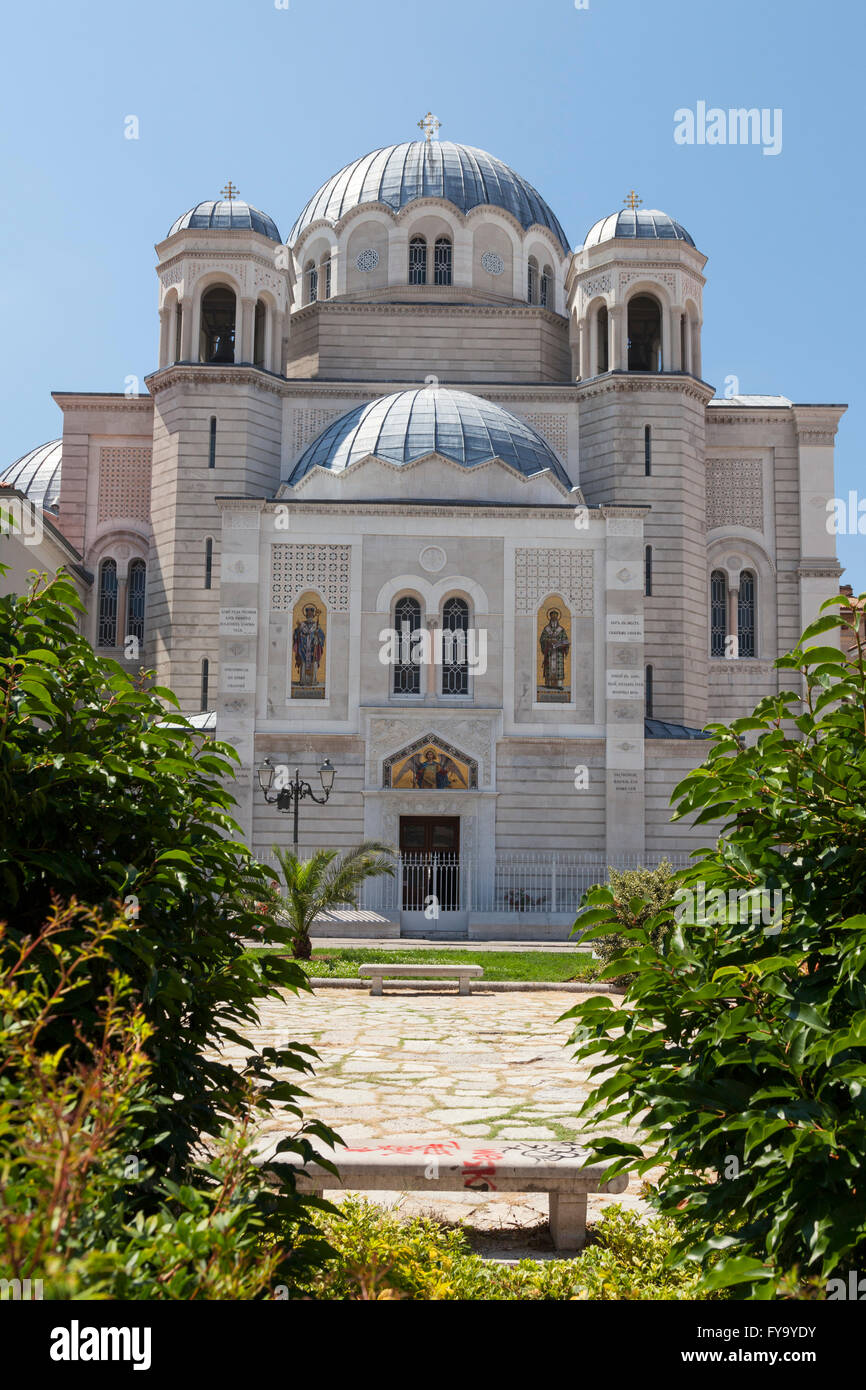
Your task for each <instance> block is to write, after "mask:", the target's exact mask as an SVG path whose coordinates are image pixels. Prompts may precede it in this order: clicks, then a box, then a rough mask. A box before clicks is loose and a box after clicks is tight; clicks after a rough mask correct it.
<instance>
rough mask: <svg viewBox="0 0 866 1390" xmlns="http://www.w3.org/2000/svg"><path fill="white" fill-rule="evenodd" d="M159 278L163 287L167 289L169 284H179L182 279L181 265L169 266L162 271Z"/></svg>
mask: <svg viewBox="0 0 866 1390" xmlns="http://www.w3.org/2000/svg"><path fill="white" fill-rule="evenodd" d="M159 279H160V283H161V284H162V285H163V286H164V288H165V289H168V287H169V285H179V284H180V282H181V280H182V279H183V266H180V265H173V266H171V267H170V268H169V269H168V270H165V271H163V273H162V275H160V277H159Z"/></svg>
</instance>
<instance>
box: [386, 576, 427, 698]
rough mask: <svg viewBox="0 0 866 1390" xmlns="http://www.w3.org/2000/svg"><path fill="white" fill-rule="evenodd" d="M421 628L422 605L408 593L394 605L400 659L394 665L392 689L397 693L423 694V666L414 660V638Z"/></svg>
mask: <svg viewBox="0 0 866 1390" xmlns="http://www.w3.org/2000/svg"><path fill="white" fill-rule="evenodd" d="M420 629H421V605H420V603H419V602H418V600H417V599H415V598H412V597H411V596H410V595H408V594H407V595H406V596H405V597H404V598H401V599H398V600H397V603H396V604H395V605H394V630H395V632H396V633H397V649H398V659H397V660H396V661H395V662H394V664H393V666H392V672H393V675H392V679H391V690H392V692H393V693H394V694H395V695H420V694H421V667H420V665H419V663H418V662H417V661H413V660H412V657H413V654H414V651H415V646H414V643H413V640H412V639H413V637H414V636H415V634H416V633H417V632H419V631H420Z"/></svg>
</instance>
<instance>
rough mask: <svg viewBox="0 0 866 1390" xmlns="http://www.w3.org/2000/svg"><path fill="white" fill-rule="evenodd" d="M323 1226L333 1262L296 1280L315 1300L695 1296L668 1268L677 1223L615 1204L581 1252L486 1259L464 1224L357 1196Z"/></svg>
mask: <svg viewBox="0 0 866 1390" xmlns="http://www.w3.org/2000/svg"><path fill="white" fill-rule="evenodd" d="M320 1228H321V1231H322V1233H323V1234H324V1236H325V1238H326V1239H327V1242H328V1244H329V1245H330V1246H332V1247H333V1248H334V1249H335V1250H336V1252H337V1257H336V1259H335V1260H334V1261H333V1262H332V1263H330V1264H328V1265H326V1266H325V1267H324V1268H321V1269H319V1270H318V1271H317V1272H316V1274H315V1275H314V1277H313V1278H312V1279H311V1280H310V1281H309V1282H308V1283H307V1284H306V1285H301V1286H300V1287H299V1292H300V1291H303V1292H304V1293H305V1295H306V1296H307V1297H312V1298H316V1299H419V1300H420V1299H423V1300H427V1301H429V1300H440V1299H445V1300H451V1299H467V1300H469V1299H471V1300H494V1299H495V1300H502V1299H514V1300H517V1299H520V1300H524V1299H677V1298H694V1297H698V1296H700V1295H699V1294H698V1293H697V1277H696V1275H695V1274H694V1273H693V1272H691V1271H683V1270H673V1271H672V1270H670V1269H668V1268H666V1267H665V1259H666V1257H667V1255H668V1254H669V1253H670V1250H671V1247H672V1243H673V1237H674V1233H675V1230H674V1227H673V1226H672V1225H671V1223H670V1222H667V1221H664V1220H661V1219H656V1220H654V1221H650V1222H645V1221H641V1220H640V1219H639V1218H638V1216H637V1215H636V1214H635V1213H634V1212H629V1211H624V1210H623V1209H622V1208H620V1207H617V1206H608V1207H606V1208H605V1210H604V1213H603V1215H602V1217H601V1219H600V1221H599V1223H598V1225H597V1226H596V1227H595V1229H594V1231H593V1232H591V1235H592V1237H593V1239H594V1242H595V1243H593V1244H591V1245H588V1246H587V1248H586V1249H585V1250H584V1251H582V1253H581V1254H580V1255H579V1256H577V1257H576V1258H575V1259H553V1260H543V1261H542V1260H530V1259H526V1260H520V1261H519V1262H518V1263H516V1264H514V1265H503V1264H498V1263H496V1262H495V1261H492V1260H485V1259H482V1258H481V1256H480V1255H476V1254H474V1253H473V1252H472V1251H471V1250H470V1248H469V1244H468V1241H467V1239H466V1235H465V1233H464V1231H463V1230H462V1228H460V1227H446V1226H443V1225H442V1224H440V1223H439V1222H437V1221H434V1220H432V1219H430V1218H429V1217H423V1216H416V1217H412V1218H401V1216H400V1214H399V1213H395V1212H393V1211H383V1210H382V1209H381V1208H379V1207H376V1206H373V1205H372V1203H370V1202H367V1201H364V1200H363V1199H360V1198H357V1197H348V1198H346V1199H345V1200H344V1201H343V1202H342V1204H341V1207H340V1214H339V1215H335V1216H328V1217H324V1218H322V1219H321V1222H320Z"/></svg>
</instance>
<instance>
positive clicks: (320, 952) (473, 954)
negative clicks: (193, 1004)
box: [251, 946, 601, 984]
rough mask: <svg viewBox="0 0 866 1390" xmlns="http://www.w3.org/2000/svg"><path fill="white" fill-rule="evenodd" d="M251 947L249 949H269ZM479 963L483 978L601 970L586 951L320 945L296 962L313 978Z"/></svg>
mask: <svg viewBox="0 0 866 1390" xmlns="http://www.w3.org/2000/svg"><path fill="white" fill-rule="evenodd" d="M268 949H272V948H268V947H255V946H254V947H252V948H251V950H253V951H257V950H268ZM386 963H387V964H389V965H390V964H394V965H481V966H483V967H484V978H485V980H539V981H547V982H549V983H558V984H561V983H563V982H564V981H567V980H592V979H594V978H595V976H596V975H597V974H598V972H599V970H600V969H601V964H600V962H599V961H596V960H593V959H592V957H591V956H590V955H589V953H588V952H586V951H471V950H467V951H454V950H444V951H436V950H431V951H415V950H403V951H401V950H400V949H399V948H396V949H394V950H390V949H381V948H370V947H364V946H358V947H340V948H336V947H335V948H328V947H325V948H322V949H317V950H314V951H313V959H312V960H304V961H299V962H298V964H299V965H301V966H303V968H304V970H306V972H307V974H308V975H310V976H313V977H319V978H320V977H322V976H329V975H330V976H340V977H341V978H343V979H346V978H355V977H357V974H358V966H359V965H384V964H386Z"/></svg>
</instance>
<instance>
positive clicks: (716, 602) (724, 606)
mask: <svg viewBox="0 0 866 1390" xmlns="http://www.w3.org/2000/svg"><path fill="white" fill-rule="evenodd" d="M727 635H728V581H727V577H726V575H725V572H724V570H713V573H712V575H711V576H710V656H724V655H725V638H726V637H727Z"/></svg>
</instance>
